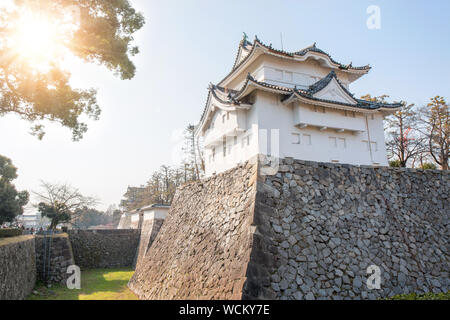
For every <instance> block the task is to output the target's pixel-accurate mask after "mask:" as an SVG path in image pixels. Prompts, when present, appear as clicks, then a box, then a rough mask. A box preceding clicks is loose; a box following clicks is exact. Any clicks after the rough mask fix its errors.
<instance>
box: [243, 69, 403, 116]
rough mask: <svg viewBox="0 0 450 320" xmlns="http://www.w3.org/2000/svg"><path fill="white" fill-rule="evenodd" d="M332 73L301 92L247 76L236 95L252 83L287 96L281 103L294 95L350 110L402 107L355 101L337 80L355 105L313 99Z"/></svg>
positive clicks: (331, 77)
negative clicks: (349, 108)
mask: <svg viewBox="0 0 450 320" xmlns="http://www.w3.org/2000/svg"><path fill="white" fill-rule="evenodd" d="M333 73H334V72H333V71H331V72H330V73H329V74H328V75H327V76H326V77H325V78H323V79H321V80H319V81H318V82H316V83H314V84H313V85H311V86H310V87H309V88H308V89H307V90H301V89H298V88H296V87H295V88H293V89H292V88H287V87H282V86H276V85H272V84H269V83H266V82H261V81H257V80H256V79H254V78H253V77H252V76H251V75H248V76H247V81H246V82H245V84H244V86H243V88H242V89H241V90H240V91H239V92H238V93H237V94H236V95H239V93H241V92H243V91H244V90H245V87H246V86H247V85H248V83H249V82H254V83H256V84H258V85H260V86H263V87H266V88H270V89H274V90H278V91H280V93H281V94H283V95H287V96H286V97H284V98H283V99H282V101H284V100H287V99H289V98H290V97H291V96H292V95H294V94H298V95H299V96H301V97H304V98H307V99H309V100H314V101H318V102H326V103H333V104H338V105H343V106H348V107H352V108H360V109H366V110H376V109H379V108H389V109H396V108H399V107H401V106H402V105H401V104H399V103H393V104H390V103H387V104H383V103H377V102H371V101H367V100H362V99H355V98H354V97H353V94H352V93H350V92H349V91H348V90H347V89H345V87H343V86H342V84H341V83H340V82H339V80H338V79H337V78H336V80H338V83H339V85H340V86H341V87H342V89H344V90H345V91H346V92H347V93H348V94H349V95H350V96H351V97H353V99H355V101H356V102H357V103H356V104H350V103H344V102H339V101H334V100H327V99H320V98H315V97H314V96H313V94H314V93H316V92H318V91H320V90H321V89H323V88H325V87H326V85H327V84H328V83H329V82H330V81H331V79H333V77H336V75H335V74H333Z"/></svg>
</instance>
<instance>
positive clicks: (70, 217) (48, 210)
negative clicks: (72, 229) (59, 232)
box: [33, 182, 98, 230]
mask: <svg viewBox="0 0 450 320" xmlns="http://www.w3.org/2000/svg"><path fill="white" fill-rule="evenodd" d="M41 188H42V192H33V193H34V195H35V196H36V198H37V199H38V201H39V203H38V205H37V208H38V210H39V212H40V213H41V215H42V217H48V218H49V219H51V223H50V226H49V229H51V230H54V229H56V226H57V225H58V224H60V223H71V222H74V221H75V220H76V219H77V218H78V217H79V216H80V215H81V214H82V213H83V212H84V211H83V210H86V208H92V207H94V206H95V205H97V204H98V200H97V199H95V198H92V197H85V196H83V195H82V194H81V193H80V192H79V191H78V189H75V188H73V187H71V186H69V185H67V184H51V183H48V182H42V183H41Z"/></svg>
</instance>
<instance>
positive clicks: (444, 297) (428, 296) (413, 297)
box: [386, 291, 450, 300]
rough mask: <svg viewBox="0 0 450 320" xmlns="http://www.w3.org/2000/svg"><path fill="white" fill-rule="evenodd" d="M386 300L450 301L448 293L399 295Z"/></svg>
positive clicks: (449, 293) (449, 292)
mask: <svg viewBox="0 0 450 320" xmlns="http://www.w3.org/2000/svg"><path fill="white" fill-rule="evenodd" d="M386 300H450V291H448V292H443V293H423V294H417V293H410V294H399V295H396V296H393V297H390V298H387V299H386Z"/></svg>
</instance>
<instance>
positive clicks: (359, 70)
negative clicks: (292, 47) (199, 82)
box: [218, 37, 372, 85]
mask: <svg viewBox="0 0 450 320" xmlns="http://www.w3.org/2000/svg"><path fill="white" fill-rule="evenodd" d="M241 48H242V41H241V42H240V43H239V49H238V54H237V56H236V58H235V62H234V64H233V67H232V69H231V71H230V72H229V73H228V74H227V75H226V76H225V77H224V78H223V79H222V80H220V82H219V83H218V85H222V84H223V83H224V82H225V81H226V80H227V79H229V78H230V77H231V76H232V75H233V74H235V73H236V71H237V70H238V69H240V68H241V67H242V66H243V65H245V64H246V63H247V62H249V61H250V60H251V57H252V56H253V55H254V52H255V51H256V50H257V49H258V48H262V49H263V50H264V53H269V54H272V55H277V56H281V57H284V58H288V59H291V60H294V61H305V60H307V59H308V58H309V57H310V56H311V55H316V56H317V55H318V56H320V57H321V58H323V59H325V61H327V64H328V66H329V67H330V68H334V69H337V70H340V71H343V72H349V73H353V74H358V75H363V74H366V73H368V72H369V71H370V69H371V68H372V67H370V66H369V65H366V66H361V67H353V66H352V63H350V64H348V65H344V64H342V63H339V62H337V61H335V60H334V59H333V58H331V56H330V55H329V54H328V53H326V52H325V51H323V50H321V49H318V48H317V47H316V46H315V43H314V45H312V46H310V47H307V48H305V49H302V50H300V51H297V52H294V53H292V52H287V51H283V50H278V49H274V48H272V46H271V45H270V46H268V45H266V44H264V43H263V42H261V41H260V40H259V39H258V37H255V40H254V41H253V45H252V49H251V50H250V52H249V53H248V54H247V55H246V56H245V57H244V58H243V59H242V60H241V61H240V62H237V61H238V59H239V56H240V53H241V50H242V49H241Z"/></svg>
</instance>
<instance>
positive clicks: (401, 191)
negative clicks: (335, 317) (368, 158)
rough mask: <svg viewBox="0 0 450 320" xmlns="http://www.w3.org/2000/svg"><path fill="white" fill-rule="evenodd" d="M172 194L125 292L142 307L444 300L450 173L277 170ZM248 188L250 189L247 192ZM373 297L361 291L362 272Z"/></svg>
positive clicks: (249, 171) (290, 165)
mask: <svg viewBox="0 0 450 320" xmlns="http://www.w3.org/2000/svg"><path fill="white" fill-rule="evenodd" d="M259 167H260V166H259V165H258V166H256V165H251V164H250V163H247V164H245V165H242V166H240V167H237V168H234V169H231V170H229V171H227V172H225V173H222V174H219V175H217V176H213V177H210V178H208V179H205V180H202V181H199V182H195V183H190V184H187V185H185V186H182V187H180V188H179V189H178V190H177V192H176V195H175V198H174V200H173V203H172V208H171V209H170V211H169V214H168V217H167V218H166V221H165V222H164V224H163V226H162V228H161V230H160V232H159V234H158V235H157V237H156V239H155V240H154V242H153V244H152V246H151V247H150V249H149V250H148V252H147V254H146V256H145V257H144V258H143V259H142V263H139V264H138V267H137V269H136V272H135V274H134V276H133V277H132V279H131V280H130V282H129V287H130V288H131V289H132V290H133V291H134V292H135V293H136V294H137V295H138V296H139V297H140V298H143V299H239V298H244V299H376V298H379V297H388V296H392V295H395V294H399V293H409V292H417V293H422V292H429V291H432V292H446V291H448V290H449V287H450V283H449V250H448V243H449V232H448V230H449V213H450V212H449V199H448V196H449V191H450V186H449V184H450V181H449V172H448V171H437V170H425V171H423V170H414V169H392V168H386V167H382V168H373V167H359V166H351V165H338V164H330V163H317V162H305V161H298V160H293V159H282V160H281V165H280V168H279V171H278V173H277V174H275V175H272V176H264V175H262V174H260V173H257V172H259V171H260V168H259ZM255 182H256V183H255ZM371 265H375V266H377V267H379V268H380V271H381V274H380V279H381V284H380V285H381V288H380V289H370V290H369V289H368V287H367V278H368V277H369V275H370V274H367V267H368V266H371Z"/></svg>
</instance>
